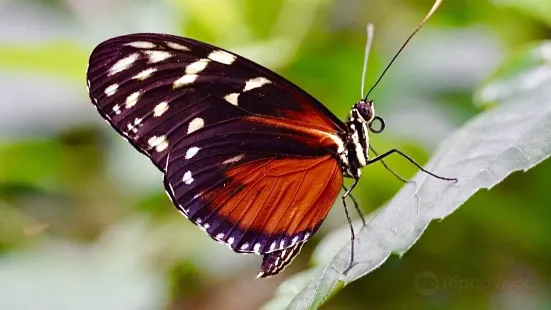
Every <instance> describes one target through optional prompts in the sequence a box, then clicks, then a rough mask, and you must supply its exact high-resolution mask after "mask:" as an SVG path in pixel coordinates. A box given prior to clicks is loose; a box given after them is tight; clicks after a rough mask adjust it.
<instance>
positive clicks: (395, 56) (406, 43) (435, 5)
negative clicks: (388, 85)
mask: <svg viewBox="0 0 551 310" xmlns="http://www.w3.org/2000/svg"><path fill="white" fill-rule="evenodd" d="M442 1H443V0H436V1H435V2H434V4H433V5H432V8H431V9H430V11H429V13H428V14H427V15H426V16H425V18H423V20H422V21H421V23H419V26H417V28H416V29H415V30H414V31H413V32H412V33H411V34H410V35H409V37H408V38H407V40H406V42H404V44H402V47H400V49H399V50H398V52H397V53H396V54H395V55H394V57H392V60H390V62H389V63H388V65H387V66H386V68H385V70H383V73H381V75H380V76H379V79H378V80H377V82H375V84H373V86H372V87H371V89H370V90H369V91H368V92H367V95H365V97H364V100H367V98H368V97H369V94H370V93H371V91H372V90H373V89H374V88H375V86H377V84H379V82H380V81H381V79H382V78H383V76H384V75H385V73H386V72H387V71H388V69H389V68H390V66H391V65H392V63H393V62H394V61H395V60H396V58H397V57H398V55H400V53H401V52H402V50H403V49H404V47H406V45H408V43H409V41H410V40H411V38H413V36H414V35H415V34H416V33H417V32H418V31H419V29H421V27H423V25H424V24H425V23H426V22H427V20H429V18H430V17H431V16H432V14H434V12H436V10H437V9H438V7H439V6H440V4H442Z"/></svg>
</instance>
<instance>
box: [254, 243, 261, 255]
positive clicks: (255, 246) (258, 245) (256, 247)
mask: <svg viewBox="0 0 551 310" xmlns="http://www.w3.org/2000/svg"><path fill="white" fill-rule="evenodd" d="M260 246H261V245H260V243H257V244H255V245H254V248H253V251H254V252H255V253H260Z"/></svg>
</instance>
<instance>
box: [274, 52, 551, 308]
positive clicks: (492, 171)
mask: <svg viewBox="0 0 551 310" xmlns="http://www.w3.org/2000/svg"><path fill="white" fill-rule="evenodd" d="M546 46H549V43H544V44H542V45H540V46H537V47H536V48H533V49H530V50H528V51H527V53H540V54H541V53H542V50H544V51H549V49H548V48H545V47H546ZM544 56H550V55H544ZM518 59H525V58H524V57H520V58H518ZM542 59H547V60H548V61H546V62H532V64H533V66H532V67H529V68H524V70H518V71H517V72H521V73H522V76H523V77H524V78H525V79H536V78H537V80H522V79H521V78H520V77H516V78H515V80H516V81H518V82H519V83H516V84H508V87H507V88H503V87H498V86H496V85H501V84H500V83H503V81H502V80H500V78H499V77H494V79H492V80H491V82H490V83H489V84H487V85H485V86H484V87H483V89H482V93H483V92H484V91H485V89H486V91H487V89H488V88H491V89H492V92H499V91H502V92H505V91H506V92H507V96H499V94H496V96H494V97H493V98H495V99H497V100H496V101H498V102H497V103H499V104H497V105H496V106H495V108H493V109H490V110H488V111H485V112H483V113H481V114H480V115H478V116H476V117H475V118H474V119H472V120H470V121H469V122H467V124H465V125H464V126H463V127H461V128H459V129H458V130H457V131H455V132H454V133H453V134H452V135H451V136H449V137H448V138H447V139H446V140H445V141H444V142H443V143H442V144H441V145H440V146H439V147H438V149H437V151H436V152H435V154H434V156H433V157H432V159H431V160H430V161H429V163H428V164H427V165H426V168H427V169H429V170H431V171H433V172H435V173H437V174H439V175H444V176H452V177H456V178H458V179H459V181H458V182H457V183H450V182H446V181H442V180H438V179H435V178H432V177H430V176H428V175H426V174H424V173H418V174H417V175H416V176H415V178H414V180H415V182H416V184H412V185H407V186H405V187H404V188H402V190H401V191H400V192H399V193H398V194H397V195H396V196H395V197H394V198H393V199H392V200H391V201H390V202H389V203H388V204H387V205H386V206H385V207H383V208H382V209H380V210H378V211H377V212H376V213H375V214H372V215H371V216H370V218H369V223H368V225H367V226H366V227H364V228H363V229H361V231H359V232H358V234H357V238H356V249H355V250H356V259H355V265H354V267H353V268H352V269H351V270H350V271H349V272H348V273H347V274H346V275H343V271H344V270H345V268H346V266H347V264H348V259H349V254H350V245H349V244H348V243H346V244H344V245H343V243H344V241H341V242H340V245H341V247H342V248H341V249H340V251H338V253H337V254H336V255H335V256H334V257H333V258H332V259H331V260H330V261H329V263H327V264H326V265H325V266H324V267H322V268H319V269H318V271H317V272H316V273H315V274H314V276H313V277H312V278H311V280H310V281H309V282H308V283H307V284H306V285H305V286H304V287H303V288H302V290H300V292H298V294H297V295H296V296H295V297H294V298H293V299H292V301H291V302H290V303H289V304H288V306H287V308H288V309H315V308H317V307H319V306H320V305H321V304H322V303H323V302H324V301H325V300H326V299H327V298H328V297H330V296H331V295H332V294H334V293H335V292H336V291H338V290H339V289H340V288H342V287H343V285H346V284H348V283H350V282H352V281H354V280H357V279H358V278H360V277H362V276H364V275H366V274H368V273H369V272H371V271H373V270H374V269H376V268H377V267H378V266H380V265H381V264H382V263H384V262H385V260H386V259H387V258H388V257H389V256H390V255H391V253H397V254H398V255H403V254H404V253H405V252H406V251H407V250H408V249H409V248H411V246H413V244H414V243H415V242H416V241H417V240H418V239H419V238H420V236H421V234H422V233H423V232H424V231H425V229H426V228H427V226H428V224H429V223H430V222H431V221H432V220H434V219H442V218H444V217H446V216H448V215H449V214H451V213H452V212H453V211H455V210H456V209H457V208H458V207H459V206H461V205H462V204H463V203H464V202H465V201H466V200H467V199H468V198H469V197H471V196H472V195H473V194H474V193H476V192H477V191H478V190H480V189H490V188H492V187H493V186H494V185H496V184H497V183H499V182H500V181H502V180H503V179H504V178H505V177H507V176H508V175H509V174H511V173H512V172H514V171H519V170H522V171H526V170H528V169H530V168H532V167H533V166H535V165H537V164H538V163H540V162H541V161H543V160H544V159H546V158H548V157H549V156H550V155H551V66H550V62H551V61H550V60H551V57H542ZM507 66H509V67H518V66H519V64H518V63H509V64H507ZM498 72H509V73H510V72H511V70H506V68H502V69H501V70H499V71H498ZM534 72H537V74H535V73H534ZM511 78H513V77H512V76H511V74H509V75H508V76H507V77H506V79H507V80H510V79H511ZM496 83H497V84H496ZM526 85H533V87H530V88H528V89H527V88H526V87H525V86H526ZM329 238H332V237H331V236H330V237H329ZM341 240H343V239H341ZM334 244H335V242H322V244H321V245H320V247H334ZM324 250H326V249H323V248H322V249H319V250H318V251H317V252H318V253H319V252H320V251H321V252H324ZM325 252H331V251H330V249H329V251H325ZM318 256H319V255H318ZM283 285H286V284H283ZM283 298H289V296H288V294H287V295H286V296H283ZM276 301H277V298H276V300H274V301H272V304H274V303H275V302H276Z"/></svg>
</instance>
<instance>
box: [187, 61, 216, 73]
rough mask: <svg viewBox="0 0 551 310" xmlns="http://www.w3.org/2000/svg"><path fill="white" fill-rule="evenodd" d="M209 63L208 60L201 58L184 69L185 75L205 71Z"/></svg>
mask: <svg viewBox="0 0 551 310" xmlns="http://www.w3.org/2000/svg"><path fill="white" fill-rule="evenodd" d="M209 62H210V60H209V59H204V58H203V59H199V60H197V61H195V62H192V63H190V64H189V65H187V67H186V74H197V73H199V72H201V71H203V70H205V68H206V67H207V65H208V64H209Z"/></svg>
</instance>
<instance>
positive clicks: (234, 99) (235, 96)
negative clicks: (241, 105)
mask: <svg viewBox="0 0 551 310" xmlns="http://www.w3.org/2000/svg"><path fill="white" fill-rule="evenodd" d="M238 98H239V93H233V94H229V95H226V96H225V97H224V99H226V101H227V102H229V103H231V104H233V105H237V99H238Z"/></svg>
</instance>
